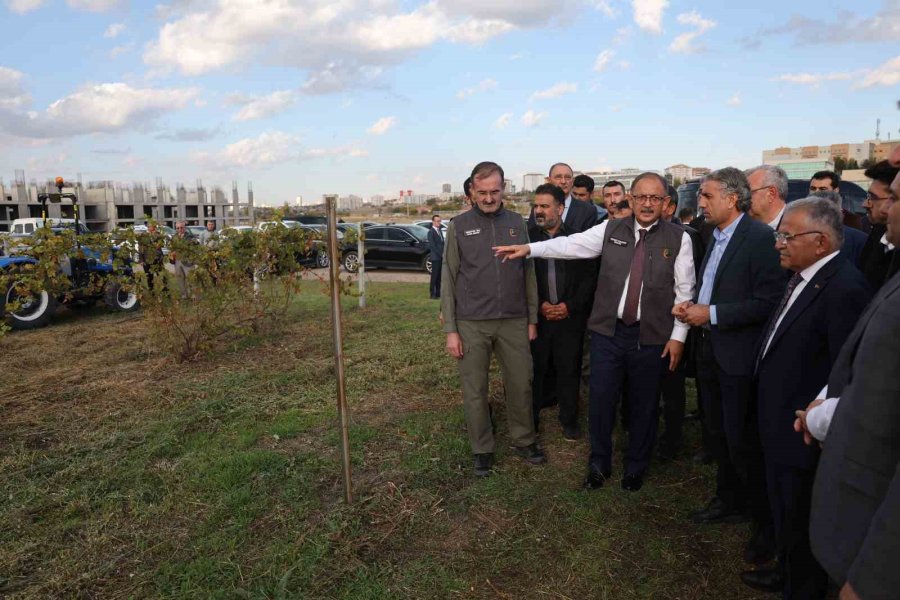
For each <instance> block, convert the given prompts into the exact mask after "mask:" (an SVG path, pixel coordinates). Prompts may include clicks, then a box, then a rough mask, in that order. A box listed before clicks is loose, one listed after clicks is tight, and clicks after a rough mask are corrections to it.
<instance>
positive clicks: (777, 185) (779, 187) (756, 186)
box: [744, 165, 788, 230]
mask: <svg viewBox="0 0 900 600" xmlns="http://www.w3.org/2000/svg"><path fill="white" fill-rule="evenodd" d="M744 174H745V175H746V176H747V183H749V184H750V211H749V214H750V216H751V217H753V218H754V219H756V220H757V221H760V222H761V223H765V224H766V225H768V226H769V227H771V228H772V229H773V230H775V229H778V224H779V223H780V222H781V216H782V215H783V214H784V205H785V202H786V201H787V195H788V176H787V173H785V172H784V169H782V168H781V167H776V166H774V165H760V166H758V167H753V168H752V169H748V170H747V171H745V172H744Z"/></svg>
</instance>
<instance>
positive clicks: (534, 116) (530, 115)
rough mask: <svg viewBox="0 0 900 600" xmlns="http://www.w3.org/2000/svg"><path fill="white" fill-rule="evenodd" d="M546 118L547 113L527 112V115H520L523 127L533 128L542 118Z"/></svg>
mask: <svg viewBox="0 0 900 600" xmlns="http://www.w3.org/2000/svg"><path fill="white" fill-rule="evenodd" d="M546 116H547V113H542V112H541V113H539V112H535V111H533V110H529V111H528V112H527V113H525V114H524V115H522V118H521V122H522V125H524V126H525V127H534V126H535V125H537V124H538V123H540V122H541V121H543V120H544V117H546Z"/></svg>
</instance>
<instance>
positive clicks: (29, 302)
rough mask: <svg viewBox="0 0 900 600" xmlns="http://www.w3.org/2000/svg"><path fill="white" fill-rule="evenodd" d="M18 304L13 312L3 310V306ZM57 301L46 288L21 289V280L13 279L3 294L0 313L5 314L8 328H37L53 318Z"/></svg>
mask: <svg viewBox="0 0 900 600" xmlns="http://www.w3.org/2000/svg"><path fill="white" fill-rule="evenodd" d="M11 304H18V305H19V307H18V309H16V310H15V311H14V312H13V311H8V312H7V311H5V310H4V309H5V307H7V306H9V305H11ZM57 305H58V302H57V301H56V298H55V297H54V296H52V295H51V294H50V293H48V292H47V290H38V291H37V292H28V291H26V290H24V289H22V282H19V281H13V282H12V283H11V284H10V285H9V287H8V288H6V294H4V296H3V306H0V314H5V316H6V320H7V322H8V323H9V326H10V328H12V329H16V330H20V329H37V328H38V327H43V326H44V325H46V324H47V323H49V322H50V319H51V318H53V313H55V312H56V307H57Z"/></svg>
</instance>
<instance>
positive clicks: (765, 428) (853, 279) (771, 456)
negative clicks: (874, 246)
mask: <svg viewBox="0 0 900 600" xmlns="http://www.w3.org/2000/svg"><path fill="white" fill-rule="evenodd" d="M843 230H844V225H843V217H842V214H841V210H840V208H839V207H838V206H837V205H836V204H834V203H833V202H832V201H831V200H829V199H825V198H820V197H810V198H806V199H803V200H797V201H796V202H792V203H791V204H789V205H788V207H787V209H786V210H785V212H784V217H783V219H782V220H781V225H780V226H779V228H778V231H777V232H775V248H776V249H777V250H778V252H779V255H780V260H781V266H782V267H783V268H785V269H788V270H790V271H791V272H792V273H793V276H792V277H791V279H790V280H789V281H788V285H787V288H786V289H785V291H784V294H783V296H782V299H781V302H780V303H779V305H778V306H777V307H776V309H775V311H774V312H773V313H772V315H771V317H770V318H769V322H768V323H767V324H766V327H765V330H764V331H765V333H764V334H763V337H762V338H761V340H760V344H759V347H758V351H757V355H756V369H755V375H756V400H757V406H758V407H759V431H760V438H761V440H762V448H763V454H764V457H765V469H766V483H767V489H768V494H769V505H770V507H771V509H772V514H773V517H774V519H773V520H774V524H775V538H776V540H777V556H778V562H777V565H776V567H775V568H774V569H759V570H755V571H745V572H744V573H742V574H741V579H742V580H743V581H744V583H746V584H747V585H749V586H750V587H752V588H754V589H758V590H762V591H768V592H778V591H782V590H783V591H784V597H785V598H811V599H815V598H823V597H824V595H825V588H826V583H827V577H826V575H825V571H824V570H823V569H822V567H821V566H820V565H819V564H818V562H816V560H815V558H814V557H813V555H812V551H811V549H810V544H809V511H810V501H811V495H812V487H813V479H814V477H815V470H816V464H817V462H818V458H819V451H818V450H819V449H818V446H817V445H816V446H807V445H805V444H804V443H803V438H802V437H801V436H799V435H797V433H796V432H795V431H794V429H793V427H792V425H793V422H794V417H795V413H796V412H797V411H798V410H803V409H804V408H806V405H807V404H808V403H809V402H811V401H812V400H813V399H814V398H815V397H816V395H817V394H818V393H819V390H820V389H821V388H822V387H823V386H824V385H825V384H826V383H827V382H828V376H829V373H830V371H831V367H832V365H833V364H834V362H835V360H836V359H837V356H838V353H839V352H840V350H841V346H843V344H844V341H845V340H846V339H847V336H848V335H849V334H850V331H851V330H852V329H853V326H854V324H855V323H856V320H857V318H858V317H859V315H860V314H861V313H862V311H863V309H864V308H865V306H866V304H868V302H869V299H870V298H871V293H870V291H869V286H868V285H867V284H866V281H865V279H864V278H863V276H862V273H860V272H859V269H856V268H855V267H854V266H853V265H851V264H850V263H849V262H848V261H847V260H846V259H845V258H844V257H842V256H841V255H840V252H839V250H840V248H841V245H842V244H843V241H844V240H843V237H844V234H843Z"/></svg>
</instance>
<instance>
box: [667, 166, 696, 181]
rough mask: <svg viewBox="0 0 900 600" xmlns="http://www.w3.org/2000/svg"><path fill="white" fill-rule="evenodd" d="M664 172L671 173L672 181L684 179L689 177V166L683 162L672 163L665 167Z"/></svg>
mask: <svg viewBox="0 0 900 600" xmlns="http://www.w3.org/2000/svg"><path fill="white" fill-rule="evenodd" d="M664 173H665V174H666V175H671V176H672V180H673V181H674V180H675V179H680V180H681V181H684V180H685V179H690V178H691V167H689V166H687V165H685V164H677V165H672V166H671V167H666V169H665V171H664Z"/></svg>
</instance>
